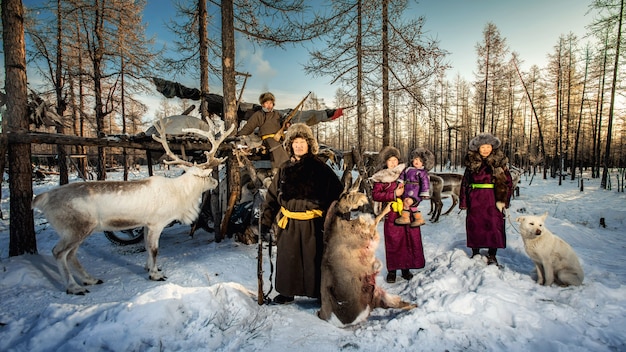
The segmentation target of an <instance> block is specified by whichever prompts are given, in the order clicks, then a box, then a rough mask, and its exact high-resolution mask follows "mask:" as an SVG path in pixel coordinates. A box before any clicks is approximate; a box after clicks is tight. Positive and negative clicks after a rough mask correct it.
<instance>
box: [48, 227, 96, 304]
mask: <svg viewBox="0 0 626 352" xmlns="http://www.w3.org/2000/svg"><path fill="white" fill-rule="evenodd" d="M68 234H69V235H68ZM60 236H61V239H60V240H59V242H58V243H57V244H56V245H55V246H54V248H53V249H52V254H53V255H54V258H55V259H56V263H57V268H58V270H59V274H60V275H61V279H62V280H63V282H64V283H65V289H66V292H67V293H68V294H74V295H84V294H85V293H87V292H89V291H88V290H87V289H86V288H84V287H82V286H80V285H79V284H77V283H76V281H75V280H74V276H73V275H72V273H71V272H70V268H69V266H68V263H67V261H68V257H69V256H70V254H72V256H73V259H72V258H71V257H70V261H71V262H74V261H77V259H75V253H76V250H78V246H79V245H80V242H82V241H77V240H76V238H79V237H77V236H74V235H73V234H72V232H71V230H69V231H67V232H64V233H60Z"/></svg>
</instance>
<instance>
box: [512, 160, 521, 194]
mask: <svg viewBox="0 0 626 352" xmlns="http://www.w3.org/2000/svg"><path fill="white" fill-rule="evenodd" d="M509 172H510V173H511V180H512V182H513V192H512V195H513V198H515V197H519V183H520V180H521V178H522V170H520V169H518V168H517V167H514V166H511V167H510V168H509Z"/></svg>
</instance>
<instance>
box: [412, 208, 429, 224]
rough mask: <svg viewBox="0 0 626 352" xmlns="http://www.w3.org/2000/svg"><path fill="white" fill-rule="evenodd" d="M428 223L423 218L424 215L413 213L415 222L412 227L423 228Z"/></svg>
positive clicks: (417, 212)
mask: <svg viewBox="0 0 626 352" xmlns="http://www.w3.org/2000/svg"><path fill="white" fill-rule="evenodd" d="M425 223H426V221H424V219H423V218H422V213H421V212H419V211H416V212H414V213H413V222H411V227H419V226H422V225H424V224H425Z"/></svg>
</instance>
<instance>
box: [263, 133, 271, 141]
mask: <svg viewBox="0 0 626 352" xmlns="http://www.w3.org/2000/svg"><path fill="white" fill-rule="evenodd" d="M268 138H274V133H271V134H266V135H263V136H261V139H262V140H266V139H268Z"/></svg>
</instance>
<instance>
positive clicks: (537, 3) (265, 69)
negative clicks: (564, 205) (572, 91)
mask: <svg viewBox="0 0 626 352" xmlns="http://www.w3.org/2000/svg"><path fill="white" fill-rule="evenodd" d="M590 1H591V0H525V1H519V0H423V1H420V2H419V3H415V2H413V3H412V4H411V5H410V11H411V12H410V13H409V14H407V15H410V14H411V13H412V14H414V15H415V16H420V15H421V16H424V17H425V19H426V23H425V27H424V29H425V30H426V31H427V35H429V36H431V37H434V38H437V39H439V42H440V47H441V48H442V49H445V50H447V51H448V52H450V55H449V57H448V61H449V63H450V65H451V66H452V68H451V69H450V70H449V71H448V73H447V75H448V78H449V79H450V80H453V79H454V77H455V76H456V74H457V73H459V74H460V75H461V76H462V77H463V78H464V79H465V80H467V81H473V80H474V75H473V72H474V71H475V70H476V51H475V46H476V44H477V43H478V42H480V41H481V40H482V32H483V30H484V28H485V26H486V24H487V23H488V22H493V23H494V24H495V25H496V27H497V28H498V29H499V31H500V34H501V36H502V38H505V39H506V42H507V44H508V46H509V48H510V50H511V51H515V52H517V53H518V54H519V57H520V59H521V60H523V61H524V62H523V64H522V66H521V69H522V70H528V69H529V68H530V67H531V66H532V65H533V64H536V65H538V66H539V67H540V68H543V67H545V65H546V61H547V59H546V57H547V55H548V54H549V53H551V52H552V51H553V50H554V46H555V45H556V44H557V43H558V39H559V36H561V35H567V34H568V33H569V32H573V33H574V34H576V35H577V36H578V37H579V38H581V39H582V38H583V36H584V35H585V34H586V32H587V31H586V28H585V26H586V25H588V24H589V23H590V22H591V20H592V16H593V15H592V14H588V15H586V12H587V10H588V6H589V3H590ZM40 2H41V0H25V1H24V4H25V5H26V6H32V4H35V3H40ZM174 15H175V12H174V9H173V6H172V5H171V1H170V0H148V2H147V5H146V10H145V13H144V21H146V22H148V33H149V35H152V34H156V35H157V40H158V41H159V42H160V43H167V42H168V41H170V40H171V37H172V34H171V33H168V32H167V29H166V27H165V23H166V22H167V21H169V20H170V18H171V17H172V16H174ZM209 16H219V13H209ZM210 26H212V28H213V30H216V29H215V26H216V25H215V24H210ZM210 30H211V29H210ZM581 42H582V41H581ZM581 46H582V45H581ZM169 47H170V48H173V45H171V44H170V45H169ZM236 59H237V62H238V63H240V64H243V65H242V66H240V67H237V70H238V71H240V72H248V73H250V74H252V77H251V78H250V79H249V80H248V82H247V83H246V89H245V92H244V95H243V99H244V101H247V102H256V100H257V97H258V96H259V94H260V93H261V92H264V91H267V90H269V91H272V92H273V93H275V95H276V97H277V102H276V107H277V108H279V109H284V108H291V107H294V106H295V105H296V104H297V103H298V102H299V101H300V99H302V98H303V97H304V96H305V95H306V94H307V93H308V92H309V91H313V92H314V93H315V94H316V95H317V96H318V97H320V98H324V101H325V102H326V104H327V105H328V106H329V107H331V108H333V107H335V106H334V95H335V91H336V90H337V89H338V88H339V86H337V85H332V86H331V85H330V84H329V82H330V78H315V79H313V78H311V77H309V76H306V75H305V74H304V70H303V69H302V65H303V64H304V63H306V62H307V61H308V53H307V51H306V49H304V48H302V47H299V46H297V47H288V48H287V49H285V50H283V49H267V48H258V47H257V48H253V47H252V46H251V45H249V44H245V43H237V49H236ZM163 78H165V79H172V80H174V77H163ZM181 83H183V84H186V85H188V86H190V87H194V88H199V82H197V83H196V82H182V81H181ZM238 88H240V87H238ZM210 90H211V91H212V92H217V93H219V92H221V84H218V83H217V82H216V78H212V82H211V86H210ZM154 92H155V97H154V100H150V101H151V103H150V105H156V106H154V107H158V101H159V100H160V99H161V96H160V94H159V93H158V92H156V90H155V91H154Z"/></svg>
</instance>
